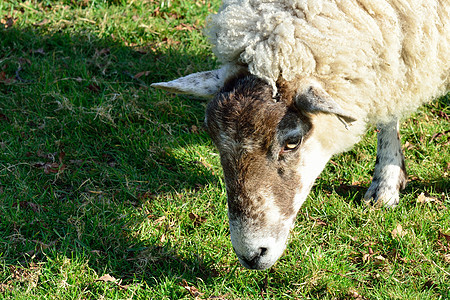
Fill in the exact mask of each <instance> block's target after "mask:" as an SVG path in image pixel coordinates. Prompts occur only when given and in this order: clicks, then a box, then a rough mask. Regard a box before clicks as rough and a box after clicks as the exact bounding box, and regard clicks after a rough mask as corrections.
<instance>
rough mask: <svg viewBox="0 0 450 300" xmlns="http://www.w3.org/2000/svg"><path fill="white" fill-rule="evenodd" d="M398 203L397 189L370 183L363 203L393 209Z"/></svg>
mask: <svg viewBox="0 0 450 300" xmlns="http://www.w3.org/2000/svg"><path fill="white" fill-rule="evenodd" d="M399 201H400V196H399V192H398V189H397V188H396V187H393V186H386V185H382V184H379V183H377V182H372V184H371V185H370V187H369V189H368V190H367V192H366V194H365V195H364V202H366V204H368V205H372V206H375V207H383V206H384V207H395V206H397V205H398V203H399Z"/></svg>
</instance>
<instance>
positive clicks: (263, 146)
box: [158, 75, 353, 270]
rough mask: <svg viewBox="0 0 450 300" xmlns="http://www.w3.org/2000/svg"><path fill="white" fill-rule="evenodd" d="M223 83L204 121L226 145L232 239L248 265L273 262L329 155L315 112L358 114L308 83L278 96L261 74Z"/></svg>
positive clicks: (259, 266)
mask: <svg viewBox="0 0 450 300" xmlns="http://www.w3.org/2000/svg"><path fill="white" fill-rule="evenodd" d="M190 76H192V75H190ZM203 77H205V76H203ZM210 78H213V76H208V79H210ZM174 82H175V84H174V83H173V82H172V83H170V84H171V86H170V89H169V88H166V89H169V90H171V91H173V85H175V86H176V88H177V90H176V91H177V92H179V91H180V88H179V85H177V84H176V81H174ZM185 84H186V82H183V84H182V85H185ZM221 85H222V86H223V88H222V89H221V90H220V91H219V92H217V93H216V95H215V96H214V98H213V99H212V100H211V101H210V103H209V104H208V107H207V110H206V117H205V125H206V128H207V131H208V133H209V135H210V136H211V138H212V140H213V141H214V143H215V145H216V146H217V148H218V150H219V153H220V159H221V164H222V167H223V172H224V176H225V182H226V189H227V199H228V216H229V223H230V233H231V241H232V244H233V248H234V250H235V252H236V254H237V256H238V258H239V261H240V262H241V264H242V265H243V266H245V267H247V268H251V269H260V270H261V269H267V268H269V267H271V266H272V265H273V264H274V263H275V262H276V261H277V259H278V258H279V257H280V256H281V255H282V254H283V252H284V249H285V247H286V242H287V239H288V237H289V232H290V229H291V228H292V226H293V225H294V221H295V218H296V215H297V212H298V210H299V209H300V207H301V205H302V204H303V202H304V201H305V199H306V197H307V195H308V193H309V191H310V189H311V186H312V184H313V183H314V180H315V179H316V177H317V176H318V175H319V174H320V172H321V171H322V169H323V167H324V166H325V164H326V162H327V161H328V160H329V158H330V156H331V153H330V152H328V151H326V149H324V148H323V147H322V145H321V143H320V142H318V140H317V138H316V137H315V135H314V125H313V123H314V122H313V120H312V119H311V116H312V115H313V114H315V113H317V112H321V113H322V112H324V113H331V114H336V115H338V116H339V118H343V119H344V120H346V121H351V120H353V119H352V118H351V117H350V116H347V115H345V114H343V113H342V110H341V109H340V107H339V106H338V105H337V104H336V103H335V102H334V101H333V100H332V99H329V98H328V97H327V94H326V92H325V91H323V90H321V89H320V87H317V86H313V85H310V84H307V85H306V87H304V86H303V87H301V88H300V89H299V90H300V92H297V90H296V92H289V91H288V89H283V88H279V96H277V97H273V90H272V88H271V86H270V85H268V84H267V83H265V82H264V81H263V80H260V79H258V78H257V77H255V76H237V77H234V79H231V80H230V79H228V80H227V81H226V82H225V81H224V82H222V84H221ZM158 87H160V86H158ZM163 88H165V87H163ZM189 88H190V89H192V86H189ZM208 93H210V90H208ZM197 94H200V93H197ZM343 122H345V121H343Z"/></svg>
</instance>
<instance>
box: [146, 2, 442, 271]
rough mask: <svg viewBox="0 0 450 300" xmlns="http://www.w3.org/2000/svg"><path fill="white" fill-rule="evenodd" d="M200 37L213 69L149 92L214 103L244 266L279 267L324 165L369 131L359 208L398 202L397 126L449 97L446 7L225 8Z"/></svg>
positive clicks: (235, 240)
mask: <svg viewBox="0 0 450 300" xmlns="http://www.w3.org/2000/svg"><path fill="white" fill-rule="evenodd" d="M206 34H207V35H208V37H209V39H210V42H211V43H212V45H213V51H214V53H215V55H216V57H217V58H218V60H219V62H220V63H221V65H222V66H221V68H219V69H217V70H212V71H204V72H200V73H195V74H191V75H188V76H186V77H182V78H179V79H175V80H173V81H170V82H159V83H155V84H153V85H152V86H153V87H155V88H160V89H164V90H167V91H170V92H175V93H185V94H192V95H195V96H199V97H209V98H212V100H211V101H210V102H209V103H208V105H207V109H206V116H205V125H206V129H207V131H208V133H209V135H210V136H211V138H212V140H213V142H214V143H215V145H216V146H217V148H218V151H219V154H220V159H221V164H222V168H223V172H224V176H225V183H226V190H227V201H228V216H229V224H230V234H231V241H232V244H233V248H234V250H235V253H236V255H237V257H238V259H239V261H240V262H241V264H242V265H243V266H245V267H247V268H250V269H259V270H262V269H267V268H269V267H271V266H272V265H273V264H274V263H275V262H276V261H277V260H278V258H279V257H280V256H281V255H282V253H283V252H284V249H285V247H286V243H287V240H288V236H289V232H290V229H291V228H292V227H293V226H294V221H295V218H296V215H297V212H298V211H299V209H300V207H301V206H302V204H303V202H304V201H305V199H306V198H307V196H308V194H309V191H310V190H311V187H312V185H313V183H314V181H315V179H316V178H317V177H318V176H319V174H320V173H321V171H322V170H323V168H324V167H325V165H326V163H327V162H328V160H329V159H330V158H331V157H332V156H333V155H335V154H337V153H340V152H343V151H347V150H349V149H350V148H351V147H352V146H353V145H354V144H355V143H357V142H358V141H359V140H360V138H361V136H362V135H363V134H364V133H365V131H366V130H367V128H368V126H370V125H372V124H373V125H376V126H377V127H378V131H379V132H378V137H377V139H378V141H377V142H378V144H377V157H376V164H375V170H374V174H373V180H372V183H371V185H370V187H369V189H368V190H367V192H366V193H365V195H364V200H365V201H367V202H368V203H372V204H373V205H379V206H386V207H392V206H395V205H397V204H398V203H399V190H401V189H403V188H404V187H405V185H406V181H407V174H406V170H405V164H404V157H403V154H402V150H401V143H400V139H399V135H398V130H399V125H398V124H399V120H401V119H402V118H404V117H406V116H407V115H408V114H410V113H411V112H413V111H414V110H416V109H417V108H418V107H419V106H420V105H422V104H424V103H426V102H428V101H430V100H432V99H435V98H437V97H440V96H442V95H445V94H446V93H447V92H448V91H449V87H450V79H449V78H450V3H449V1H448V0H377V1H372V0H225V1H224V2H223V5H222V7H221V9H220V10H219V12H218V13H217V14H215V15H212V16H210V18H209V20H208V26H207V28H206Z"/></svg>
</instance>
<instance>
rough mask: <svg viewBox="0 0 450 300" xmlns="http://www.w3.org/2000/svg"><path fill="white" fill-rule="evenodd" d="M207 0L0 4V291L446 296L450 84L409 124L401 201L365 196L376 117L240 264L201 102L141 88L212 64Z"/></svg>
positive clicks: (61, 295)
mask: <svg viewBox="0 0 450 300" xmlns="http://www.w3.org/2000/svg"><path fill="white" fill-rule="evenodd" d="M218 6H219V1H213V2H210V1H207V0H206V1H205V0H203V1H200V0H198V1H194V0H192V1H184V0H172V1H153V0H147V1H145V0H135V1H125V0H117V1H95V0H91V1H90V0H85V1H76V0H71V1H69V0H65V1H50V0H47V1H30V0H27V1H19V0H17V1H16V0H9V1H1V2H0V134H1V135H0V298H6V299H194V298H195V297H198V298H199V299H207V298H210V299H249V298H265V299H449V298H450V242H449V241H448V240H446V238H447V239H448V238H449V235H450V212H449V208H450V197H449V186H450V179H449V173H450V154H449V150H448V149H449V141H450V140H449V133H448V130H449V129H450V125H449V116H450V108H449V104H450V98H449V96H448V95H447V97H445V98H442V99H440V100H439V101H437V102H434V103H432V104H430V105H429V106H427V107H424V108H422V109H421V110H420V111H419V112H418V113H416V114H415V115H413V116H412V117H411V118H410V119H409V120H407V121H405V122H404V123H403V125H402V129H401V134H402V139H403V142H404V143H405V142H406V141H407V142H408V143H409V145H408V146H407V147H406V148H407V149H406V152H405V156H406V160H407V167H408V171H409V174H410V182H409V184H408V187H407V188H406V191H405V192H404V193H403V194H402V199H401V203H400V205H399V206H398V207H396V208H395V209H391V210H385V209H380V210H377V209H372V208H368V207H366V206H365V205H364V204H363V203H361V197H362V195H363V193H364V190H365V189H366V188H367V187H368V185H369V183H370V176H371V172H372V169H373V165H374V162H375V148H376V146H375V142H376V133H375V131H374V130H373V129H371V130H370V131H369V132H368V134H367V135H366V136H365V137H364V139H363V141H362V142H361V143H360V144H359V145H357V146H356V147H355V148H354V149H353V150H352V151H350V152H347V153H345V154H342V155H340V156H338V157H334V158H333V162H332V163H329V164H328V165H327V168H326V169H325V171H324V172H323V173H322V174H321V176H320V178H319V179H318V180H317V181H316V185H315V187H314V188H313V191H312V193H311V195H310V197H309V199H308V201H307V202H306V204H305V205H304V206H303V207H302V209H301V212H300V214H299V216H298V220H297V226H296V227H295V228H294V230H293V232H292V238H291V242H290V244H289V246H288V249H287V251H286V253H285V255H284V256H283V257H282V258H281V259H280V261H279V262H278V263H277V264H276V265H275V266H274V267H273V268H271V269H270V270H269V271H263V272H260V271H259V272H258V271H250V270H246V269H244V268H242V267H241V266H240V265H239V263H238V262H237V259H236V257H235V255H234V253H233V251H232V247H231V243H230V241H229V229H228V220H227V214H226V195H225V189H224V184H223V179H222V171H221V168H220V162H219V159H218V156H217V154H216V150H215V149H214V147H213V145H212V143H211V141H210V140H209V138H208V137H207V134H206V133H205V132H204V131H203V130H202V120H203V116H204V109H205V105H206V103H205V102H202V101H199V100H196V99H191V98H187V97H181V96H174V95H169V94H166V93H164V92H161V91H157V90H154V89H151V88H149V85H150V83H152V82H155V81H162V80H170V79H174V78H176V77H177V76H182V75H186V74H189V73H192V72H196V71H201V70H207V69H211V68H214V67H215V66H216V62H215V59H214V57H213V56H212V55H211V51H210V46H209V45H208V43H207V41H206V39H205V38H204V37H203V36H202V33H201V28H203V26H204V22H205V21H204V20H205V18H206V16H207V15H208V14H209V13H211V12H213V11H214V10H216V9H217V8H218ZM136 75H137V76H136ZM422 192H423V193H424V195H425V196H426V197H428V198H425V200H427V201H419V200H421V199H423V196H420V194H421V193H422ZM398 225H401V227H402V230H400V234H398V235H395V234H393V230H394V229H395V228H397V226H398ZM107 274H109V275H110V276H112V277H113V278H112V277H105V275H107ZM358 297H359V298H358Z"/></svg>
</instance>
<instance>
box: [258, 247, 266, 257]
mask: <svg viewBox="0 0 450 300" xmlns="http://www.w3.org/2000/svg"><path fill="white" fill-rule="evenodd" d="M266 253H267V248H265V247H261V248H259V256H264V255H266Z"/></svg>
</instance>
